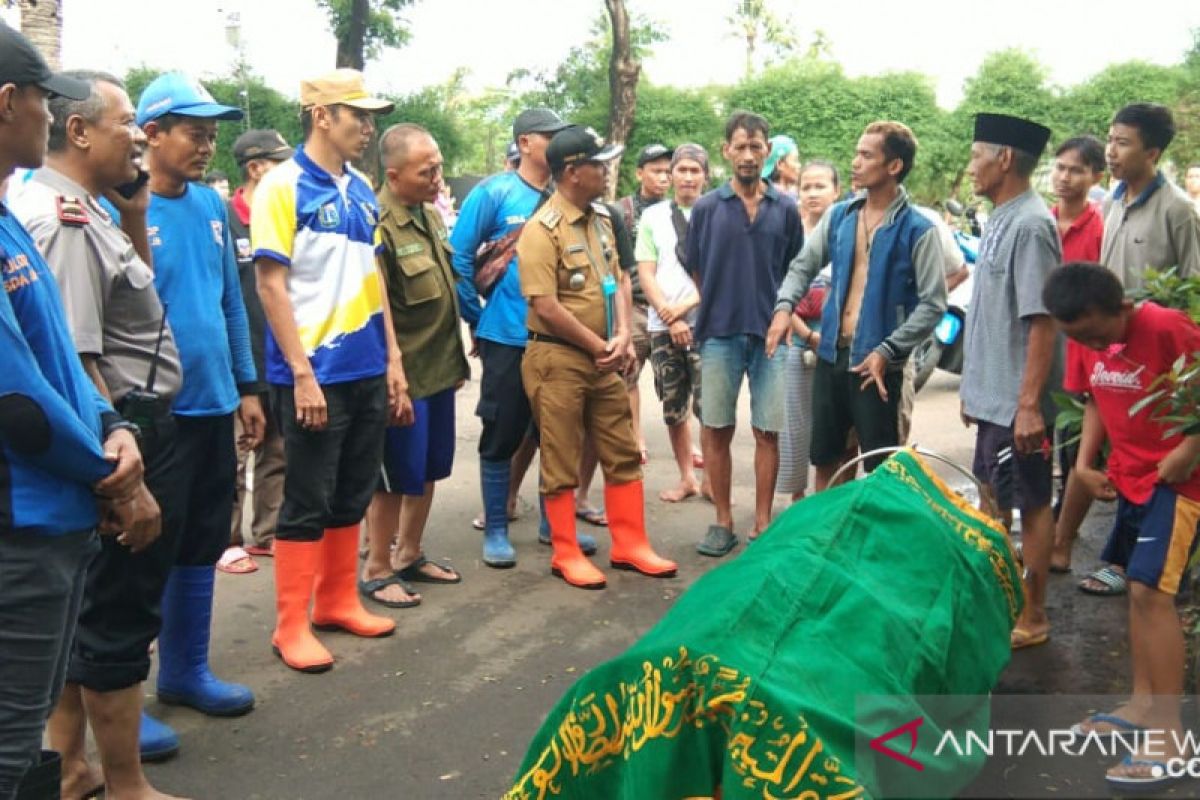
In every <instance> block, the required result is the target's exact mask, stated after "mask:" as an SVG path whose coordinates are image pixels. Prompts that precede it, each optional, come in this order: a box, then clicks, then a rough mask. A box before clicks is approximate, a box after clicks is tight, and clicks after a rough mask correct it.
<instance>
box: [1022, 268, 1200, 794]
mask: <svg viewBox="0 0 1200 800" xmlns="http://www.w3.org/2000/svg"><path fill="white" fill-rule="evenodd" d="M1043 302H1044V303H1045V305H1046V308H1047V309H1048V310H1049V311H1050V313H1051V314H1052V315H1053V316H1054V319H1055V320H1056V321H1057V322H1058V324H1059V326H1060V327H1061V328H1062V330H1063V332H1064V333H1066V334H1067V336H1069V337H1070V338H1071V339H1073V340H1075V341H1076V342H1079V343H1080V344H1081V345H1083V348H1080V357H1079V358H1077V359H1076V360H1075V362H1074V363H1073V364H1070V365H1068V370H1067V374H1066V376H1065V380H1064V386H1065V388H1066V389H1067V390H1068V391H1073V392H1087V393H1088V394H1089V398H1088V402H1087V409H1086V411H1085V414H1084V422H1083V439H1082V440H1081V442H1080V447H1079V457H1078V459H1077V460H1076V463H1075V470H1076V474H1077V475H1078V478H1079V480H1080V481H1082V482H1083V483H1084V484H1085V485H1086V486H1087V487H1088V490H1089V491H1090V492H1091V494H1092V495H1093V496H1095V497H1099V498H1106V499H1110V500H1111V499H1113V498H1116V499H1117V501H1118V506H1117V517H1116V521H1115V523H1114V525H1113V530H1112V533H1111V534H1110V537H1109V541H1108V544H1107V545H1106V546H1105V548H1104V553H1103V554H1102V558H1103V559H1104V560H1105V561H1106V562H1108V563H1111V564H1116V565H1118V566H1121V567H1124V568H1125V571H1126V574H1127V575H1128V580H1129V597H1130V606H1129V632H1130V652H1131V655H1132V658H1133V694H1132V696H1131V697H1130V699H1129V702H1127V703H1125V704H1124V705H1122V706H1121V707H1120V708H1118V709H1116V710H1115V711H1114V712H1112V713H1111V714H1098V715H1095V716H1093V717H1091V718H1089V719H1088V720H1086V721H1084V722H1082V723H1080V724H1079V725H1076V726H1075V728H1074V729H1073V730H1075V732H1076V733H1077V734H1078V735H1086V734H1087V733H1090V732H1095V733H1097V734H1102V735H1108V734H1111V733H1118V732H1119V733H1126V734H1132V733H1136V732H1138V731H1140V730H1142V729H1147V730H1151V731H1165V732H1166V733H1165V735H1161V738H1158V739H1154V740H1153V743H1154V744H1155V745H1161V746H1159V747H1156V748H1153V749H1151V748H1150V747H1148V745H1149V744H1150V741H1151V740H1150V739H1149V738H1143V739H1139V740H1138V744H1139V747H1138V748H1137V753H1135V754H1134V755H1131V756H1127V757H1126V758H1125V759H1124V760H1123V761H1122V762H1121V763H1119V764H1117V765H1116V766H1114V767H1112V768H1111V769H1109V771H1108V773H1107V775H1106V777H1107V779H1108V781H1109V783H1110V784H1111V785H1112V786H1113V787H1114V788H1116V789H1130V788H1134V787H1137V788H1141V789H1152V788H1158V787H1159V786H1160V785H1162V782H1164V781H1167V780H1169V777H1168V776H1167V770H1166V766H1167V761H1168V760H1170V759H1172V758H1176V757H1183V758H1188V757H1190V756H1191V755H1192V754H1190V753H1181V752H1179V748H1178V744H1177V743H1178V741H1179V739H1177V738H1176V737H1182V736H1183V724H1182V722H1181V720H1180V715H1179V698H1180V695H1181V694H1182V692H1183V674H1184V643H1183V632H1182V629H1181V626H1180V622H1179V617H1178V615H1177V614H1176V613H1175V594H1176V592H1177V591H1178V590H1179V583H1180V580H1181V579H1182V577H1183V575H1184V573H1185V572H1186V568H1187V563H1188V559H1189V557H1190V555H1191V552H1192V547H1193V545H1194V544H1195V538H1196V528H1197V523H1198V522H1200V472H1197V470H1196V463H1197V460H1198V459H1200V430H1193V431H1190V432H1188V435H1183V434H1177V435H1175V436H1171V437H1169V438H1164V435H1163V434H1164V433H1165V432H1166V431H1167V430H1168V428H1169V427H1170V423H1165V422H1162V421H1159V420H1157V419H1155V418H1154V416H1155V415H1154V411H1153V409H1152V408H1143V409H1141V410H1139V411H1138V412H1137V413H1136V414H1131V413H1130V411H1131V409H1132V408H1133V407H1134V405H1135V404H1137V403H1138V401H1140V400H1142V399H1143V398H1144V397H1145V396H1146V393H1147V389H1148V388H1149V386H1150V385H1151V384H1152V383H1153V382H1154V380H1155V378H1157V377H1158V376H1159V375H1161V374H1163V373H1164V372H1167V371H1168V370H1170V369H1171V366H1172V364H1173V363H1174V362H1175V361H1176V360H1177V359H1178V358H1180V357H1181V356H1185V357H1188V358H1191V357H1192V356H1193V354H1196V353H1198V352H1200V327H1197V326H1196V325H1195V324H1194V323H1192V321H1191V320H1190V319H1188V317H1187V315H1186V314H1184V313H1183V312H1181V311H1175V310H1172V309H1167V308H1163V307H1161V306H1158V305H1155V304H1154V303H1148V302H1147V303H1140V304H1136V305H1135V304H1134V303H1133V301H1132V300H1129V299H1127V298H1126V297H1125V294H1124V289H1123V288H1122V286H1121V282H1120V280H1119V279H1118V278H1117V276H1116V275H1115V274H1114V273H1113V272H1111V271H1110V270H1108V269H1105V268H1104V267H1102V266H1100V265H1099V264H1088V263H1074V264H1069V265H1067V268H1065V269H1059V270H1055V271H1054V272H1053V273H1051V275H1050V278H1049V279H1048V280H1047V281H1046V286H1045V289H1044V292H1043ZM1085 348H1086V349H1085ZM1106 434H1107V436H1108V439H1109V441H1110V442H1111V443H1112V449H1111V453H1110V455H1109V458H1108V474H1107V475H1106V474H1105V473H1103V472H1101V471H1099V470H1097V469H1095V467H1094V465H1095V463H1096V459H1097V457H1098V456H1099V454H1100V446H1101V444H1102V443H1103V441H1104V437H1105V435H1106Z"/></svg>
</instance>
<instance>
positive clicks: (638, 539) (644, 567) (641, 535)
mask: <svg viewBox="0 0 1200 800" xmlns="http://www.w3.org/2000/svg"><path fill="white" fill-rule="evenodd" d="M604 510H605V511H606V512H608V532H609V533H610V534H611V535H612V551H611V556H610V557H611V559H612V560H611V561H610V563H611V564H612V566H613V567H614V568H616V569H630V570H636V571H637V572H640V573H642V574H643V575H649V576H650V577H652V578H671V577H674V575H675V573H676V572H677V571H678V570H679V567H678V566H677V565H676V564H675V562H674V561H668V560H667V559H665V558H661V557H660V556H659V555H658V554H657V553H655V552H654V550H653V549H652V548H651V547H650V540H649V539H647V538H646V505H645V494H644V491H643V489H642V482H641V481H640V480H637V481H630V482H629V483H622V484H619V485H616V484H611V483H606V484H604Z"/></svg>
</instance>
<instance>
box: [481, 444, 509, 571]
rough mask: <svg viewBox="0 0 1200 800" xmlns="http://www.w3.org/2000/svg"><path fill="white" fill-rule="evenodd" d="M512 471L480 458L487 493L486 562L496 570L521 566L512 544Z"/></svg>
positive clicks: (484, 538)
mask: <svg viewBox="0 0 1200 800" xmlns="http://www.w3.org/2000/svg"><path fill="white" fill-rule="evenodd" d="M511 470H512V467H511V466H510V465H509V462H507V461H488V460H486V459H482V458H481V459H479V483H480V486H481V488H482V491H483V521H484V526H483V563H485V564H487V565H488V566H489V567H495V568H496V569H508V568H509V567H515V566H516V565H517V551H516V550H513V546H512V544H511V543H510V542H509V541H508V480H509V477H510V475H511Z"/></svg>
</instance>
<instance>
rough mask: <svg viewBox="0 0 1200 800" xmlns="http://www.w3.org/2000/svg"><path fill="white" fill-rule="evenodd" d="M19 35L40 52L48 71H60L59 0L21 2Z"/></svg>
mask: <svg viewBox="0 0 1200 800" xmlns="http://www.w3.org/2000/svg"><path fill="white" fill-rule="evenodd" d="M21 33H23V34H25V36H26V37H28V38H29V41H31V42H33V44H34V46H35V47H36V48H37V49H38V50H40V51H41V53H42V56H43V57H44V58H45V59H46V63H48V64H49V65H50V69H52V70H55V71H57V70H60V69H62V16H61V14H60V13H59V0H21Z"/></svg>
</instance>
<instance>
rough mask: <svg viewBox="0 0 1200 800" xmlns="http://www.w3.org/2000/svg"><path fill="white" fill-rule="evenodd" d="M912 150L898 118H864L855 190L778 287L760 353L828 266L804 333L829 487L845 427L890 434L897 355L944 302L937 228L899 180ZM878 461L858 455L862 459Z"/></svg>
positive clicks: (876, 441)
mask: <svg viewBox="0 0 1200 800" xmlns="http://www.w3.org/2000/svg"><path fill="white" fill-rule="evenodd" d="M916 153H917V140H916V138H915V137H914V136H913V133H912V131H911V130H909V129H908V127H907V126H905V125H902V124H901V123H899V122H873V123H871V124H870V125H868V126H867V128H866V130H865V131H863V135H862V136H861V137H860V138H859V140H858V146H857V148H856V149H855V153H854V160H853V162H852V163H851V172H852V176H853V179H854V185H856V186H858V187H859V188H860V189H863V190H865V191H864V193H863V194H860V195H859V196H857V197H855V198H854V199H852V200H847V201H843V202H841V203H838V204H837V205H835V206H833V208H831V209H830V210H829V211H828V212H826V214H825V216H823V217H822V218H821V221H820V222H819V223H817V227H816V228H814V229H813V231H812V233H811V234H810V235H809V236H808V239H807V241H805V243H804V249H803V250H801V251H800V254H799V255H798V256H796V258H795V260H793V261H792V263H791V266H789V267H788V274H787V277H786V278H785V279H784V281H783V285H782V286H780V287H779V297H778V300H777V301H776V304H775V316H774V318H773V319H772V320H771V327H770V329H769V330H768V331H767V354H768V355H773V354H774V352H775V348H776V347H777V346H778V345H779V342H780V341H781V340H782V339H783V337H784V336H785V335H786V334H787V332H788V331H789V330H790V325H791V316H792V309H793V308H794V307H795V305H796V303H797V302H798V301H799V300H800V298H801V297H803V296H804V293H805V292H806V291H807V290H808V285H809V283H811V282H812V280H813V278H815V277H816V275H817V273H818V272H820V270H821V268H822V267H824V266H825V265H826V264H829V263H832V265H833V275H832V279H831V281H830V286H829V294H828V298H829V299H828V300H827V301H826V303H825V310H824V312H823V314H822V316H821V329H820V332H819V333H818V332H814V333H812V335H811V336H810V340H811V341H810V342H809V345H810V346H813V347H815V348H816V350H817V357H818V361H817V369H816V372H815V374H814V376H813V420H812V425H813V439H812V463H813V465H814V466H815V467H816V468H817V481H816V486H817V491H821V490H822V489H825V488H826V487H828V486H829V482H830V480H831V479H832V478H833V475H834V473H835V472H836V471H837V469H838V467H839V466H840V464H841V462H842V458H843V455H844V453H845V451H846V437H847V436H848V435H849V433H850V431H851V430H854V431H856V432H857V433H858V441H859V446H860V447H861V448H862V451H863V452H864V453H866V452H869V451H871V450H875V449H878V448H880V447H895V446H896V445H898V444H899V443H900V433H899V429H898V428H899V425H898V420H899V416H898V411H899V403H900V390H901V383H902V382H903V375H904V364H905V362H906V361H907V360H908V356H909V353H911V352H912V350H913V348H914V347H916V346H917V345H918V344H920V343H921V342H922V341H924V340H925V338H926V337H927V336H929V334H930V333H932V332H933V329H934V327H935V326H936V325H937V323H938V321H939V320H940V319H941V318H942V314H943V313H944V312H945V310H946V279H945V276H944V274H943V251H942V249H941V241H940V239H939V237H938V232H937V229H936V228H935V227H934V225H933V223H932V222H931V221H930V220H929V219H927V218H926V217H925V216H924V215H923V214H921V212H920V211H918V210H917V208H916V206H915V205H913V204H912V202H911V201H910V200H909V197H908V192H907V191H905V189H904V186H903V185H902V181H903V180H904V178H905V176H906V175H908V172H909V170H911V169H912V165H913V159H914V158H915V156H916ZM882 460H883V458H882V457H876V458H871V459H868V460H867V462H866V468H867V469H868V470H871V469H874V468H875V466H876V465H877V464H879V462H880V461H882Z"/></svg>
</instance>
